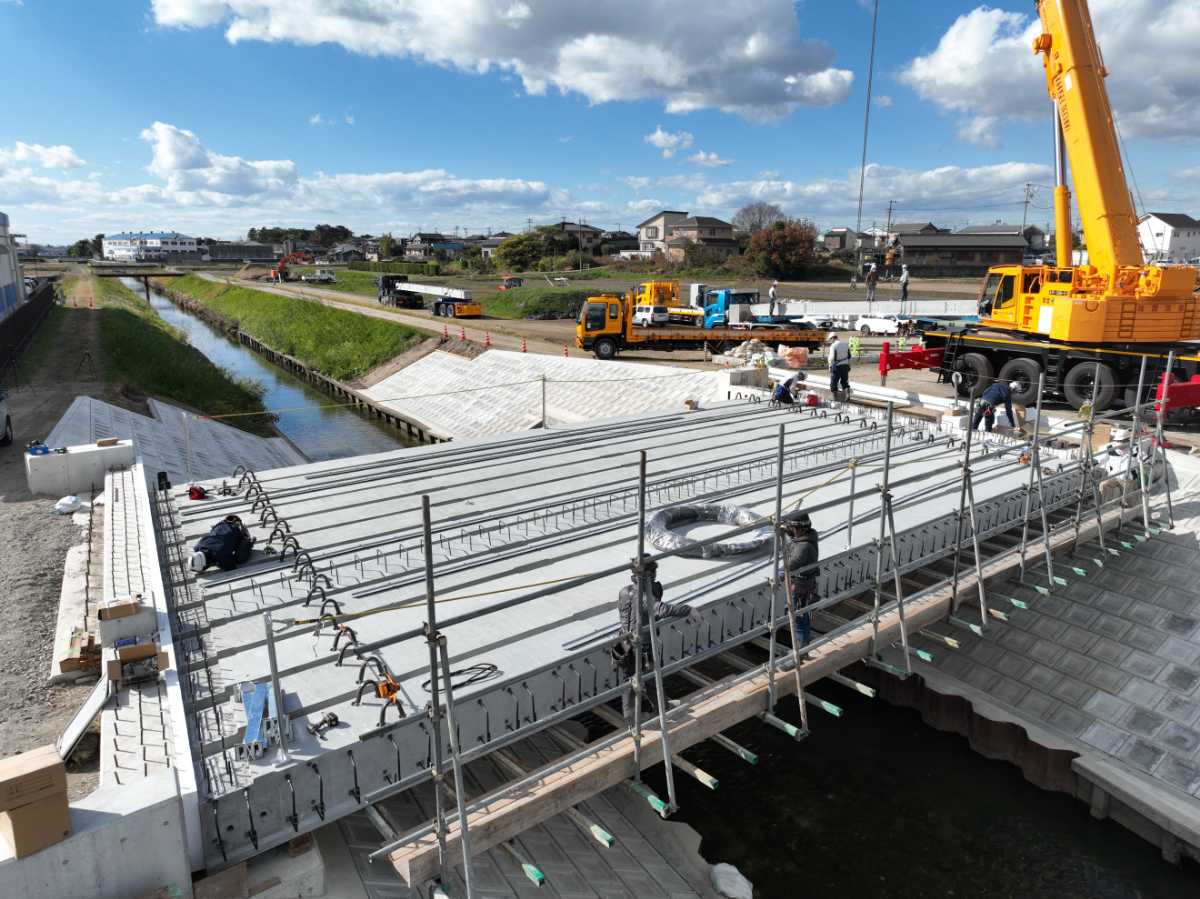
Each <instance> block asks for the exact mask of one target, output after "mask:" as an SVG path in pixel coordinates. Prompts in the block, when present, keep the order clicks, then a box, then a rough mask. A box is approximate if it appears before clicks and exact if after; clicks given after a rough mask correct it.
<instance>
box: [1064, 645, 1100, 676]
mask: <svg viewBox="0 0 1200 899" xmlns="http://www.w3.org/2000/svg"><path fill="white" fill-rule="evenodd" d="M1095 664H1096V663H1095V662H1093V661H1092V660H1091V659H1089V658H1088V657H1087V656H1085V655H1083V654H1082V653H1078V652H1071V651H1070V650H1065V651H1063V652H1062V653H1061V654H1060V655H1059V657H1058V658H1057V659H1055V664H1054V667H1055V668H1057V669H1058V670H1059V671H1061V672H1063V673H1064V674H1069V675H1071V677H1076V678H1079V677H1083V676H1084V675H1085V674H1087V673H1088V672H1089V671H1090V670H1091V669H1092V666H1093V665H1095Z"/></svg>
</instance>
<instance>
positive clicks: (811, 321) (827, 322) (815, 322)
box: [788, 315, 836, 331]
mask: <svg viewBox="0 0 1200 899" xmlns="http://www.w3.org/2000/svg"><path fill="white" fill-rule="evenodd" d="M788 324H790V325H796V326H797V327H800V328H820V329H821V330H824V331H832V330H833V329H834V327H836V325H835V324H834V321H833V319H832V318H830V317H829V316H828V315H797V316H793V317H791V318H789V319H788Z"/></svg>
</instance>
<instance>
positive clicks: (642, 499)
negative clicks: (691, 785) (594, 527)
mask: <svg viewBox="0 0 1200 899" xmlns="http://www.w3.org/2000/svg"><path fill="white" fill-rule="evenodd" d="M640 452H641V456H640V459H639V465H638V564H637V574H638V600H639V602H640V603H641V604H642V605H643V607H644V608H645V611H646V620H647V622H648V623H649V625H650V654H651V660H652V661H653V662H654V690H655V696H656V698H657V701H658V729H659V738H660V740H661V741H662V752H663V770H664V771H665V772H666V775H667V808H668V814H671V813H673V812H674V811H675V809H677V808H678V807H679V806H678V805H677V804H676V802H675V769H674V766H673V764H672V762H671V735H670V728H668V727H667V691H666V688H665V687H664V685H663V673H662V647H661V645H660V641H659V639H658V622H656V621H655V620H654V606H655V603H656V600H655V598H654V591H653V588H652V584H651V581H650V577H649V572H647V571H646V566H645V563H644V562H643V560H642V554H643V553H644V552H645V550H646V451H645V450H641V451H640ZM637 699H638V705H639V710H640V706H641V697H640V696H639V697H637Z"/></svg>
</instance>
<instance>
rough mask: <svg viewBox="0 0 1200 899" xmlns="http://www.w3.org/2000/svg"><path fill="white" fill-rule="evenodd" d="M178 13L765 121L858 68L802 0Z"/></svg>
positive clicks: (171, 19)
mask: <svg viewBox="0 0 1200 899" xmlns="http://www.w3.org/2000/svg"><path fill="white" fill-rule="evenodd" d="M152 9H153V15H154V19H155V21H156V22H157V23H158V24H159V25H161V26H166V27H178V28H210V27H218V26H219V27H223V28H224V30H225V36H226V39H227V40H229V41H230V42H233V43H237V42H239V41H251V40H256V41H269V42H290V43H296V44H302V45H314V44H320V43H330V44H337V45H339V46H341V47H343V48H345V49H347V50H349V51H350V52H352V53H361V54H364V55H368V56H393V57H411V58H414V59H417V60H420V61H423V62H429V63H433V64H436V65H441V66H445V67H448V68H454V69H458V70H460V71H463V72H469V73H473V74H482V73H485V72H488V71H499V72H501V73H512V74H514V75H516V76H517V77H519V78H520V79H521V83H522V85H523V87H524V89H525V91H526V93H528V94H534V95H541V94H545V93H546V92H547V91H548V90H550V89H552V88H553V89H556V90H558V91H560V92H562V93H571V92H573V93H578V94H581V95H582V96H584V97H586V98H587V99H588V100H589V101H590V102H592V103H605V102H610V101H628V100H654V99H657V100H660V101H661V102H662V103H663V106H664V108H665V109H666V110H667V111H668V112H689V111H692V110H697V109H720V110H722V111H725V112H731V113H736V114H738V115H741V116H743V117H745V118H747V119H751V120H755V121H762V120H770V119H776V118H779V117H781V116H785V115H788V114H789V113H790V112H792V111H793V110H794V109H795V108H796V107H798V106H828V105H831V104H834V103H839V102H841V101H842V100H844V99H845V98H846V97H847V96H848V94H849V92H850V87H851V84H852V83H853V79H854V75H853V73H852V72H850V71H848V70H846V69H839V68H836V67H834V65H833V61H834V58H833V51H832V50H831V49H830V48H829V46H828V45H827V44H825V43H823V42H821V41H817V40H812V39H806V38H804V37H801V34H800V24H799V19H798V17H797V12H796V7H795V4H794V3H793V2H792V0H743V2H741V3H736V4H730V3H726V4H718V5H711V4H710V5H708V6H705V7H704V9H703V10H702V11H698V10H697V9H696V8H695V7H694V6H692V5H689V4H686V3H679V2H677V0H605V2H603V3H588V4H580V3H577V2H574V0H539V2H537V3H533V2H522V0H451V2H450V3H449V4H447V3H446V2H445V0H405V2H391V3H369V2H366V0H339V2H332V3H331V2H328V0H152Z"/></svg>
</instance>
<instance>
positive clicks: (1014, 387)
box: [1008, 381, 1021, 390]
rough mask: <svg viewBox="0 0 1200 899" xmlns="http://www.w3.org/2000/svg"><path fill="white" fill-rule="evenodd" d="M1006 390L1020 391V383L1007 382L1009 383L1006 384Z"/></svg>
mask: <svg viewBox="0 0 1200 899" xmlns="http://www.w3.org/2000/svg"><path fill="white" fill-rule="evenodd" d="M1008 389H1009V390H1020V389H1021V382H1020V381H1009V382H1008Z"/></svg>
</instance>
